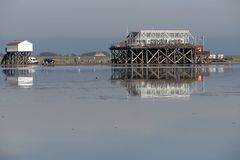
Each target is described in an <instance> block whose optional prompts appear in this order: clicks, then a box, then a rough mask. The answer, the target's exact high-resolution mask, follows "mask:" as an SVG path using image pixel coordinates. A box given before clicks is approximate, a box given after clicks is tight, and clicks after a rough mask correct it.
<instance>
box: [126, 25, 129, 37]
mask: <svg viewBox="0 0 240 160" xmlns="http://www.w3.org/2000/svg"><path fill="white" fill-rule="evenodd" d="M126 34H127V35H126V36H128V34H129V33H128V26H127V28H126Z"/></svg>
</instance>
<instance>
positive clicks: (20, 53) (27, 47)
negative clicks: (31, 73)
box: [1, 40, 33, 65]
mask: <svg viewBox="0 0 240 160" xmlns="http://www.w3.org/2000/svg"><path fill="white" fill-rule="evenodd" d="M32 52H33V45H32V43H31V42H29V41H27V40H23V41H13V42H9V43H8V44H7V47H6V54H5V55H4V57H3V59H2V62H1V64H2V65H19V64H20V65H21V64H27V62H28V57H29V56H30V55H31V54H32Z"/></svg>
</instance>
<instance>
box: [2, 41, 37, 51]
mask: <svg viewBox="0 0 240 160" xmlns="http://www.w3.org/2000/svg"><path fill="white" fill-rule="evenodd" d="M6 51H7V52H33V44H32V43H31V42H29V41H27V40H24V41H13V42H9V43H8V44H7V48H6Z"/></svg>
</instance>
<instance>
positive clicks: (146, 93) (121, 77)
mask: <svg viewBox="0 0 240 160" xmlns="http://www.w3.org/2000/svg"><path fill="white" fill-rule="evenodd" d="M208 75H209V71H208V69H207V68H203V67H176V66H174V67H173V66H170V67H167V66H165V67H159V66H156V67H142V66H140V67H139V66H138V67H133V66H131V67H113V68H112V78H111V79H112V82H116V83H120V84H121V86H122V87H125V88H126V89H127V91H128V93H129V94H130V95H132V96H141V97H143V98H156V97H175V98H176V97H186V98H187V97H189V96H190V95H191V94H192V93H193V92H197V93H203V92H205V85H204V77H205V76H208Z"/></svg>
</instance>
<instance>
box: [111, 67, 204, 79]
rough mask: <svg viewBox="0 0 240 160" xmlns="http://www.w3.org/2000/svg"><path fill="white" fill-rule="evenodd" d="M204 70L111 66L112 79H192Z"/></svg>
mask: <svg viewBox="0 0 240 160" xmlns="http://www.w3.org/2000/svg"><path fill="white" fill-rule="evenodd" d="M205 72H206V71H204V70H202V68H197V67H175V66H166V67H158V66H156V67H144V66H137V67H136V66H129V67H112V80H126V79H146V80H192V81H195V79H196V77H197V75H199V74H203V73H205Z"/></svg>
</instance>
